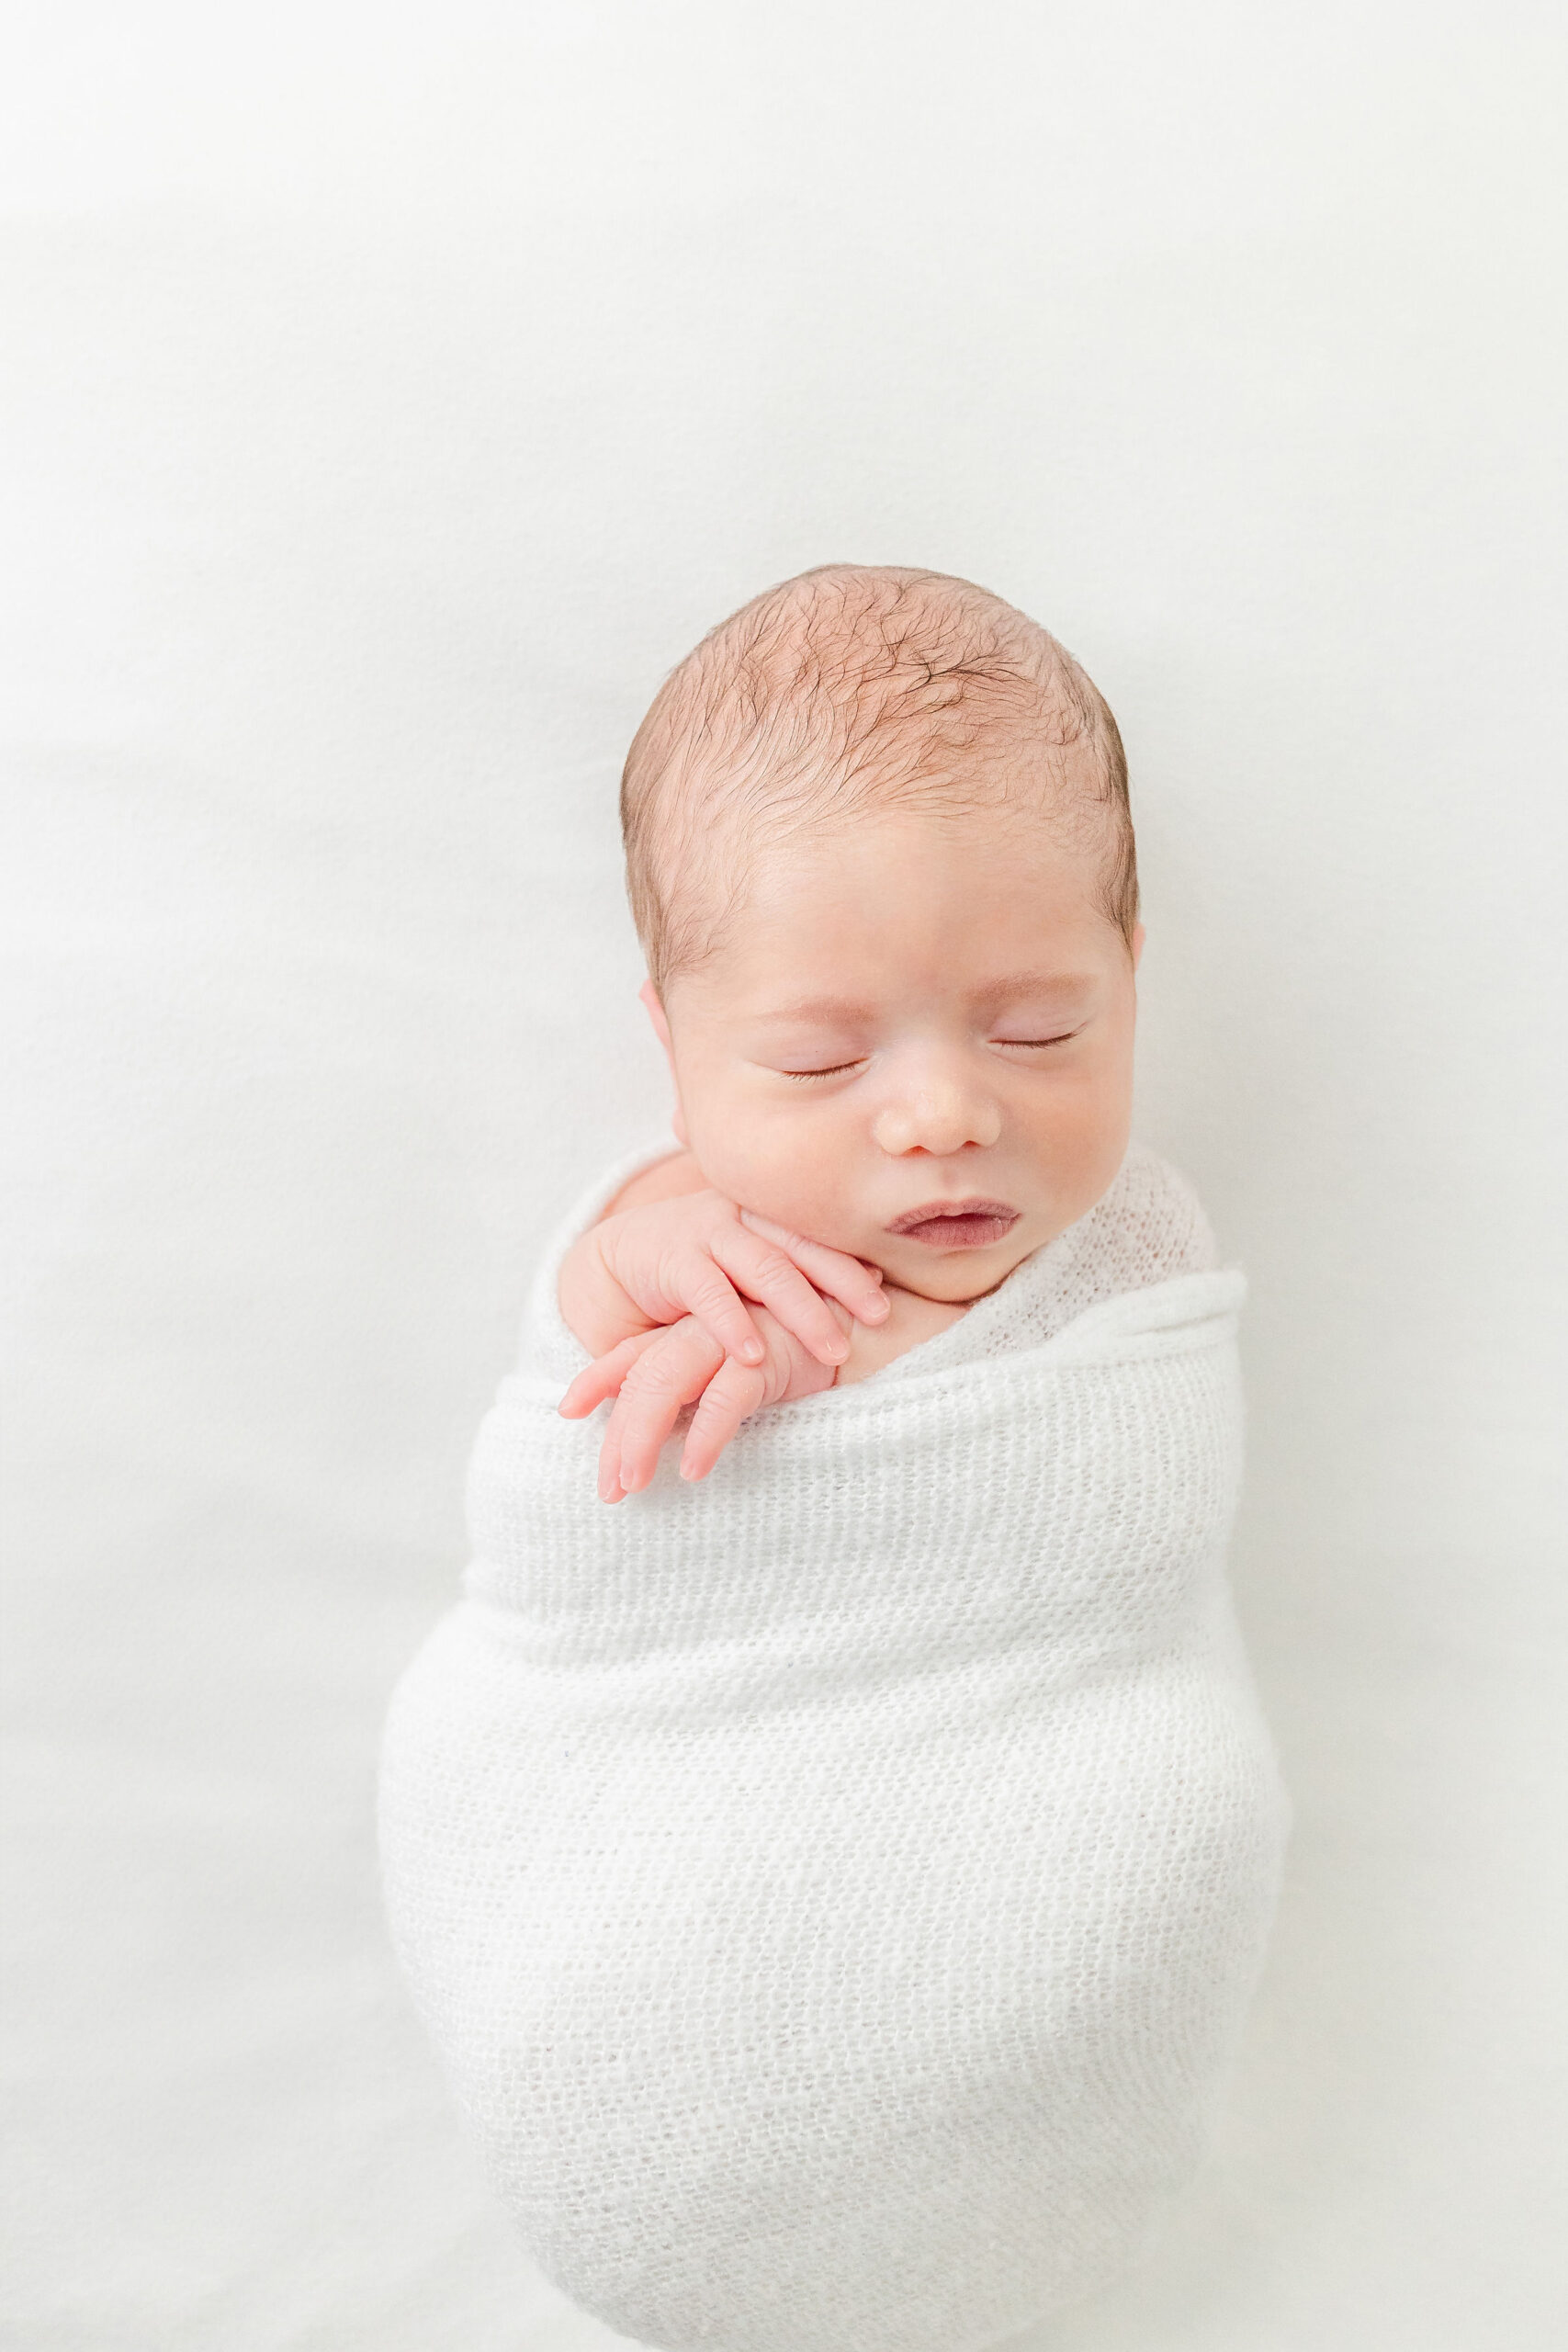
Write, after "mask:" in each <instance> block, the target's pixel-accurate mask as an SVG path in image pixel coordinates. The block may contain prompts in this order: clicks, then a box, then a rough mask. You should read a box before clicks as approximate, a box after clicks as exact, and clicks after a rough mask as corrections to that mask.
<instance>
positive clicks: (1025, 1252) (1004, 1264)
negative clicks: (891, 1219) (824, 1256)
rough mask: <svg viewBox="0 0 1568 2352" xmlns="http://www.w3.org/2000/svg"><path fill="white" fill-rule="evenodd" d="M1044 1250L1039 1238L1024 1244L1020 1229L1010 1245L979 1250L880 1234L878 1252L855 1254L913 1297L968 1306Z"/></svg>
mask: <svg viewBox="0 0 1568 2352" xmlns="http://www.w3.org/2000/svg"><path fill="white" fill-rule="evenodd" d="M1040 1247H1041V1242H1040V1239H1039V1238H1029V1237H1028V1236H1023V1237H1022V1238H1021V1236H1020V1234H1019V1232H1018V1231H1017V1230H1016V1229H1015V1230H1014V1231H1013V1232H1012V1233H1010V1234H1009V1235H1008V1236H1007V1238H1006V1239H1005V1240H1002V1241H998V1242H994V1243H992V1244H991V1245H990V1246H989V1247H988V1248H984V1249H977V1250H976V1249H972V1250H933V1249H931V1248H930V1247H928V1246H927V1245H926V1244H924V1243H922V1242H919V1241H906V1242H903V1243H900V1242H898V1241H897V1240H896V1239H894V1240H891V1241H890V1239H889V1237H888V1236H887V1235H886V1234H881V1235H879V1236H878V1237H877V1240H876V1245H875V1247H874V1248H870V1249H864V1250H859V1251H858V1252H857V1253H856V1254H857V1255H858V1256H860V1257H862V1258H864V1259H865V1260H866V1261H868V1263H870V1264H871V1265H874V1266H880V1267H881V1269H882V1271H883V1273H884V1274H885V1275H886V1279H887V1280H888V1281H889V1282H890V1283H897V1286H898V1288H899V1289H900V1290H907V1291H912V1292H913V1293H914V1295H915V1296H916V1297H917V1298H931V1299H937V1300H940V1301H941V1302H942V1305H944V1306H969V1305H970V1304H972V1302H973V1301H974V1300H976V1299H977V1298H985V1297H987V1295H989V1294H990V1292H992V1291H994V1290H996V1289H997V1288H998V1286H999V1285H1000V1284H1001V1283H1005V1282H1006V1280H1007V1278H1008V1276H1009V1275H1010V1273H1011V1272H1012V1271H1013V1269H1014V1267H1015V1266H1021V1265H1022V1263H1023V1261H1024V1260H1025V1259H1026V1258H1031V1257H1032V1256H1033V1254H1034V1252H1035V1250H1038V1249H1039V1248H1040Z"/></svg>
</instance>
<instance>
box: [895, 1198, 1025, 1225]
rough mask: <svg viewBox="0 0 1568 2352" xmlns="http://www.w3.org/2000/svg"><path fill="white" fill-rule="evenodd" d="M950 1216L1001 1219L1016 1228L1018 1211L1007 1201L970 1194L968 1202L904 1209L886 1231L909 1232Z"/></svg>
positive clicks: (931, 1204) (943, 1202)
mask: <svg viewBox="0 0 1568 2352" xmlns="http://www.w3.org/2000/svg"><path fill="white" fill-rule="evenodd" d="M950 1216H985V1218H1001V1221H1004V1223H1009V1226H1016V1223H1018V1209H1013V1204H1010V1202H1009V1200H980V1194H971V1197H968V1200H929V1202H924V1204H921V1206H919V1209H905V1214H903V1216H896V1218H894V1223H891V1226H888V1227H886V1230H888V1232H909V1230H912V1227H915V1226H929V1223H931V1221H933V1218H950Z"/></svg>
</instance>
